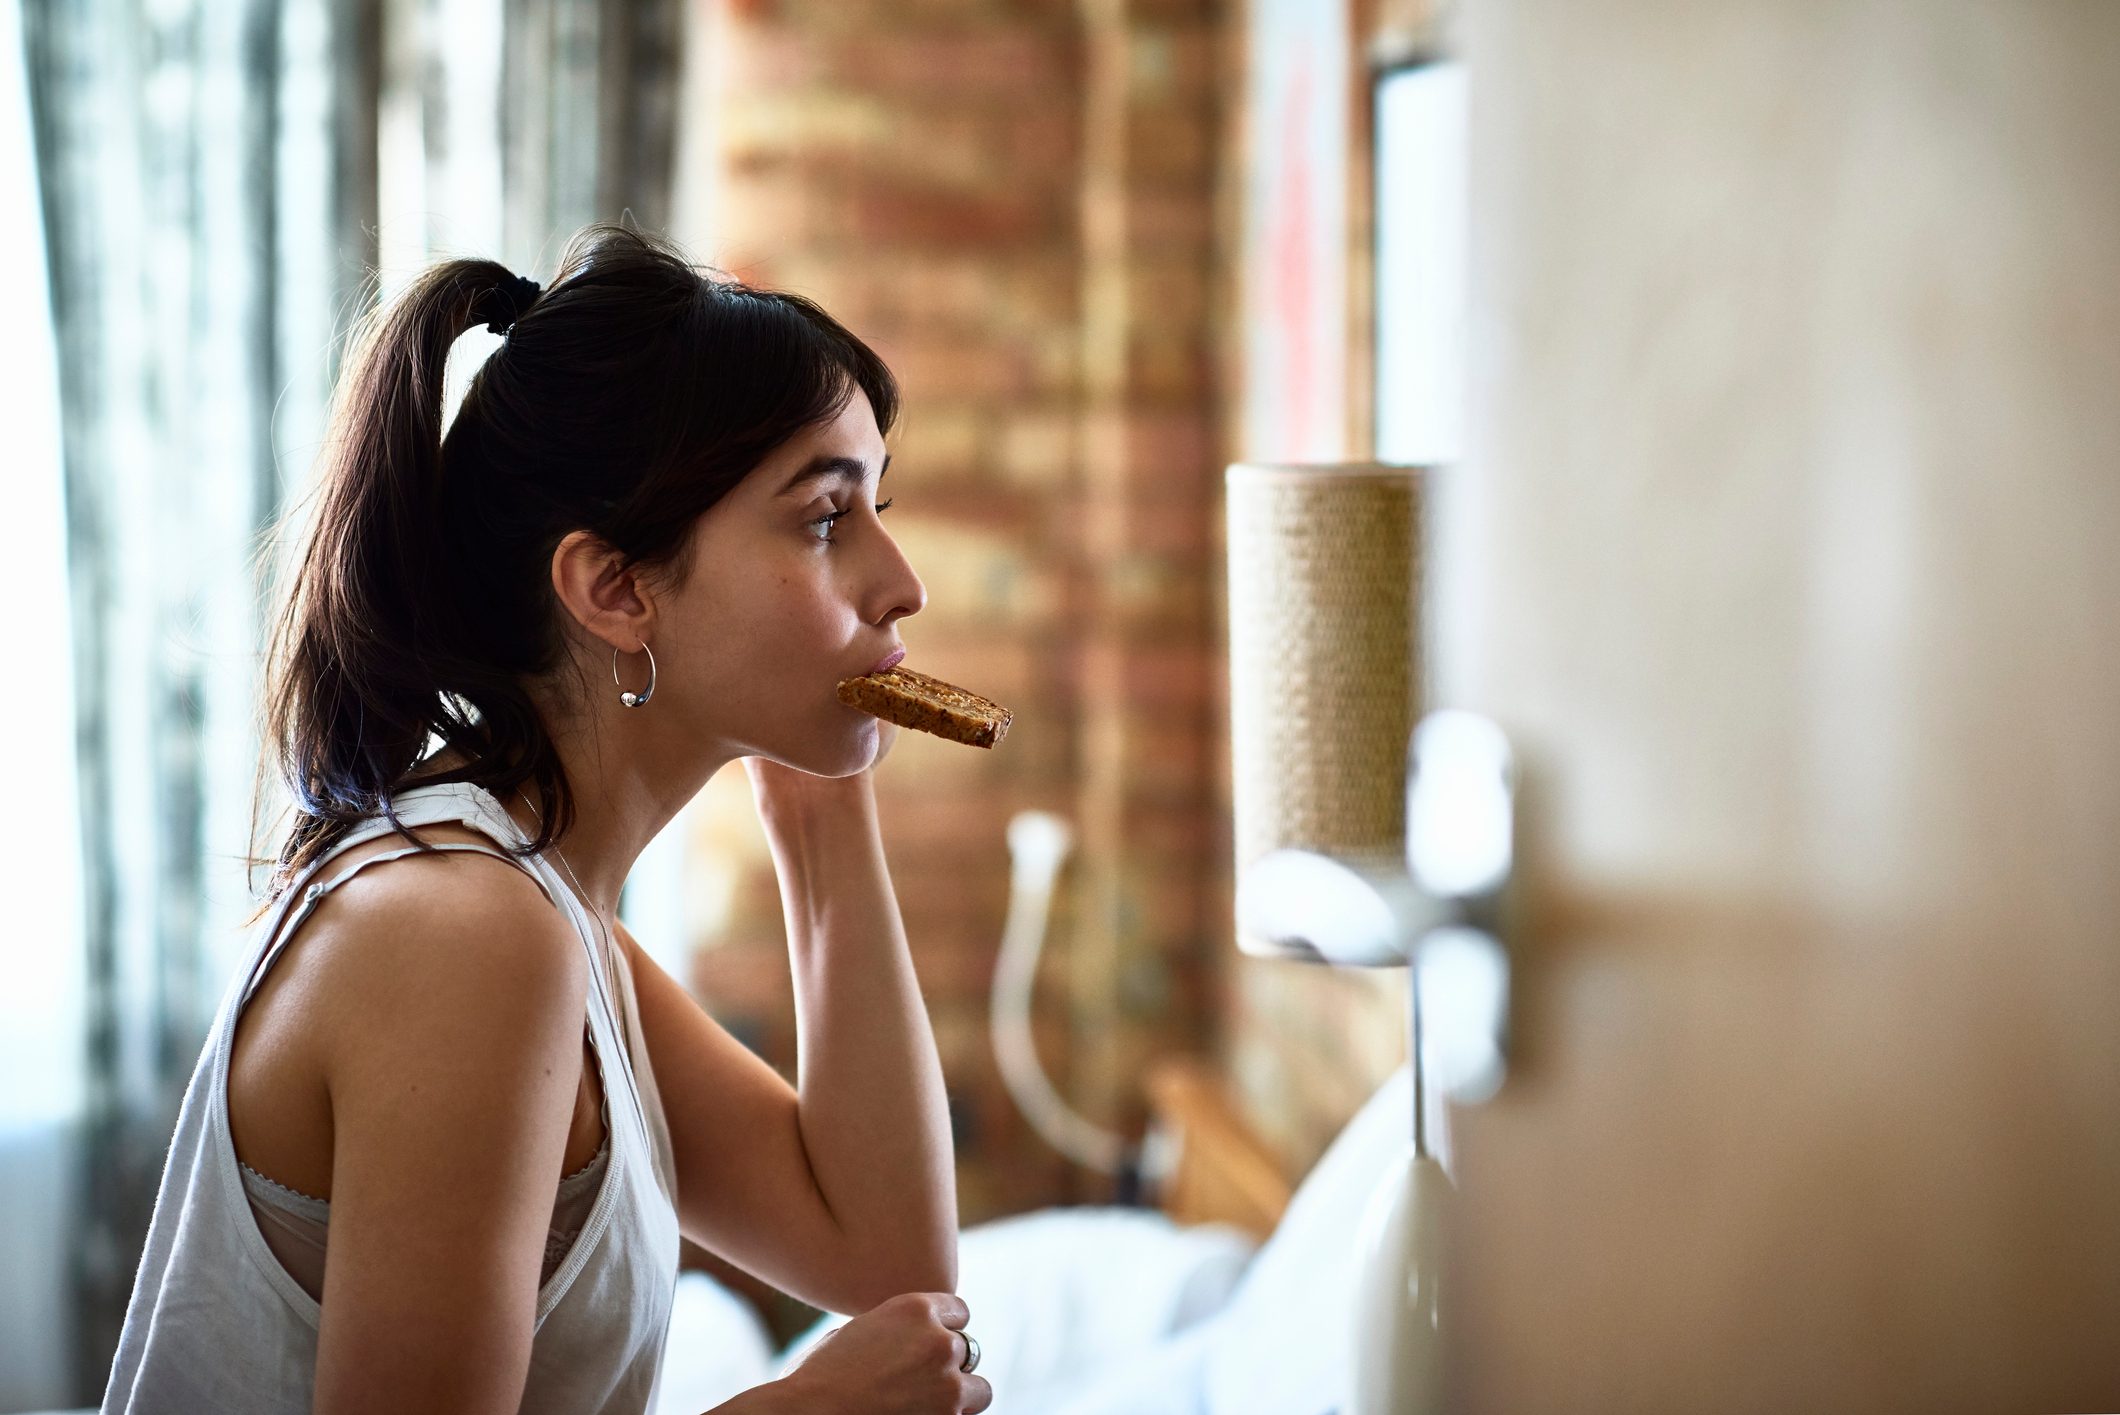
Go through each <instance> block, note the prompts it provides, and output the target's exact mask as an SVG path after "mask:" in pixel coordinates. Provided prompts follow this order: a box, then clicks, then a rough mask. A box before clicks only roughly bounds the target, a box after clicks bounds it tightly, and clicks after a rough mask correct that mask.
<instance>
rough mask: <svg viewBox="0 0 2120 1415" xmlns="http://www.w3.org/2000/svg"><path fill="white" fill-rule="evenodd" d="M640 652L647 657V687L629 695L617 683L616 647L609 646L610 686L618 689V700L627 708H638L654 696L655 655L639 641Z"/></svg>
mask: <svg viewBox="0 0 2120 1415" xmlns="http://www.w3.org/2000/svg"><path fill="white" fill-rule="evenodd" d="M640 651H641V652H642V653H644V654H647V655H648V686H647V687H645V688H643V689H641V690H640V691H639V692H637V693H629V692H627V691H626V690H625V686H624V685H623V684H621V683H620V682H619V681H618V645H616V644H613V645H612V646H611V686H612V687H614V688H617V689H618V700H619V701H620V702H621V703H624V704H625V705H626V706H627V707H640V706H642V705H643V704H645V703H646V702H647V701H648V699H650V698H652V697H654V696H655V653H654V651H653V650H652V649H650V648H649V647H648V643H647V640H645V639H643V640H641V645H640Z"/></svg>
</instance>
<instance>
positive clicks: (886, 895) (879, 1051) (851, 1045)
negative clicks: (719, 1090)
mask: <svg viewBox="0 0 2120 1415" xmlns="http://www.w3.org/2000/svg"><path fill="white" fill-rule="evenodd" d="M745 765H746V768H747V770H749V771H750V772H751V773H752V782H753V786H754V793H755V795H756V797H757V800H758V805H759V816H760V819H761V821H762V822H763V823H764V826H765V830H766V839H767V842H768V844H769V845H770V847H771V849H772V852H773V864H774V868H775V870H776V872H777V873H778V875H779V879H780V897H781V904H782V907H783V909H784V911H785V913H786V916H787V927H788V952H789V956H790V961H791V963H792V966H793V970H794V980H795V1022H796V1034H797V1070H798V1077H797V1086H796V1090H797V1093H798V1095H799V1098H800V1105H799V1111H798V1115H799V1124H800V1129H801V1134H802V1140H803V1146H804V1148H805V1150H806V1151H807V1153H808V1154H809V1158H810V1167H811V1170H812V1172H813V1173H814V1175H815V1176H816V1181H817V1187H818V1190H819V1191H820V1193H821V1194H822V1195H823V1198H824V1201H825V1203H826V1204H827V1206H828V1207H829V1209H830V1211H831V1213H832V1216H833V1218H834V1219H835V1220H836V1221H837V1224H838V1227H839V1230H840V1231H841V1232H842V1233H843V1234H844V1235H845V1236H846V1240H847V1242H848V1243H849V1244H851V1245H852V1246H853V1247H854V1249H855V1250H856V1251H858V1252H860V1253H862V1254H863V1255H865V1258H864V1262H863V1268H864V1270H865V1271H868V1272H871V1273H874V1274H877V1275H878V1288H877V1294H878V1295H877V1297H876V1298H875V1300H877V1301H880V1300H882V1298H883V1297H884V1296H888V1295H891V1294H893V1293H900V1292H954V1291H955V1290H956V1287H957V1178H956V1170H955V1158H954V1154H953V1152H952V1148H951V1143H950V1128H949V1111H948V1107H947V1105H946V1104H945V1102H944V1095H943V1081H942V1063H941V1059H940V1057H939V1056H938V1055H937V1053H936V1050H935V1037H934V1032H933V1031H932V1029H931V1028H930V1026H929V1024H928V1016H927V1008H926V1005H925V1004H924V1002H923V1001H922V1000H921V996H920V985H919V980H918V978H917V977H916V976H915V974H914V971H913V960H912V955H911V950H910V949H909V947H908V946H907V943H906V935H905V924H904V922H903V920H902V919H901V918H900V917H899V913H898V899H897V896H896V894H895V893H894V892H893V891H892V888H891V879H890V874H889V872H888V870H887V868H886V866H885V862H884V855H883V840H882V836H881V834H880V832H879V830H878V826H877V817H876V797H875V791H874V785H873V782H872V779H871V777H870V775H869V774H868V773H867V772H862V773H860V774H858V775H855V776H851V777H846V778H843V779H837V780H832V779H826V778H822V777H815V776H809V775H806V774H805V773H802V772H798V771H793V770H791V769H789V768H785V767H780V766H777V765H775V764H773V763H770V762H764V761H762V760H759V759H756V758H747V759H746V760H745Z"/></svg>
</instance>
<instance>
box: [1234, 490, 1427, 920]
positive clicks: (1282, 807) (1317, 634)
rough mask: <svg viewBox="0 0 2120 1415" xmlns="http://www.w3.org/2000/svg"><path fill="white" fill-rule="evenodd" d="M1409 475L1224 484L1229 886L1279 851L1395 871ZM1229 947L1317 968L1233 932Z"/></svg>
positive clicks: (1414, 502) (1410, 718) (1416, 679)
mask: <svg viewBox="0 0 2120 1415" xmlns="http://www.w3.org/2000/svg"><path fill="white" fill-rule="evenodd" d="M1419 477H1420V471H1419V469H1418V468H1415V467H1405V466H1390V465H1386V464H1382V463H1375V462H1361V463H1329V464H1316V465H1296V466H1290V465H1280V466H1274V465H1264V464H1258V463H1244V462H1240V463H1236V464H1234V465H1232V466H1231V467H1230V468H1229V469H1228V472H1227V473H1226V478H1225V480H1226V487H1227V507H1228V516H1229V673H1230V747H1231V752H1232V754H1233V757H1234V762H1233V773H1232V781H1231V785H1232V791H1233V793H1234V800H1233V805H1234V808H1235V816H1236V821H1235V825H1236V850H1237V861H1236V863H1237V871H1238V875H1239V877H1241V875H1242V873H1243V871H1244V868H1245V867H1246V866H1247V865H1249V864H1251V863H1252V862H1253V861H1254V860H1257V859H1258V858H1259V857H1260V856H1262V855H1265V854H1267V853H1269V852H1271V851H1274V850H1278V849H1284V848H1295V849H1304V850H1315V851H1319V852H1321V853H1324V854H1329V855H1332V856H1335V857H1337V858H1339V859H1342V860H1346V861H1348V862H1349V863H1352V864H1360V865H1364V866H1370V867H1374V868H1377V869H1380V870H1386V871H1392V872H1396V871H1401V870H1403V869H1404V868H1405V860H1406V754H1407V750H1408V747H1409V744H1410V742H1411V740H1412V736H1413V727H1414V722H1415V720H1416V717H1417V716H1418V708H1419V701H1418V699H1419V693H1420V687H1419V685H1420V663H1419V654H1418V648H1417V646H1418V643H1419V634H1418V632H1417V630H1418V623H1419V615H1418V609H1417V606H1416V602H1415V601H1416V595H1415V585H1416V583H1417V575H1418V572H1419V569H1420V542H1421V517H1420V483H1419ZM1237 946H1238V948H1240V949H1242V950H1243V951H1244V952H1246V953H1249V954H1254V955H1256V956H1259V957H1264V958H1302V959H1305V960H1309V959H1310V958H1311V955H1309V954H1307V953H1299V952H1295V951H1292V950H1290V949H1287V948H1285V947H1282V946H1279V945H1276V944H1274V943H1272V942H1270V941H1268V940H1266V939H1262V938H1257V937H1254V936H1251V935H1249V934H1246V933H1245V932H1244V931H1243V930H1242V929H1241V928H1240V929H1239V930H1238V933H1237Z"/></svg>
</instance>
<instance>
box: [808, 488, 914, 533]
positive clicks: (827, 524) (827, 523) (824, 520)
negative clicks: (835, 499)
mask: <svg viewBox="0 0 2120 1415" xmlns="http://www.w3.org/2000/svg"><path fill="white" fill-rule="evenodd" d="M897 499H898V498H897V497H895V496H894V497H892V498H891V501H896V500H897ZM891 501H884V502H880V503H878V505H877V507H876V514H877V515H879V516H881V515H882V514H883V513H884V512H886V511H888V510H890V509H891ZM852 514H853V513H852V512H851V511H834V512H832V513H831V514H830V515H829V516H819V517H818V518H817V519H816V520H814V521H812V522H810V524H811V525H812V526H822V527H824V534H822V535H820V536H818V537H817V539H818V540H819V541H821V542H823V543H824V544H826V545H831V544H833V543H834V542H833V540H832V523H833V522H834V521H837V520H838V519H839V518H840V517H841V516H849V515H852Z"/></svg>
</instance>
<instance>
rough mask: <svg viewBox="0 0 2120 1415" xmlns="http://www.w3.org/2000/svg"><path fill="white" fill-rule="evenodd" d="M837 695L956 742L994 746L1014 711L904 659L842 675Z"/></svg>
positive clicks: (850, 703)
mask: <svg viewBox="0 0 2120 1415" xmlns="http://www.w3.org/2000/svg"><path fill="white" fill-rule="evenodd" d="M839 701H841V702H843V703H845V704H846V705H847V706H848V707H856V708H860V709H861V710H862V711H863V712H865V713H868V714H870V715H871V716H874V717H880V718H882V719H883V720H884V721H885V722H895V723H897V724H898V725H899V726H900V727H910V728H912V729H913V730H914V731H916V732H932V733H934V734H935V735H936V736H937V737H947V738H949V739H950V740H951V741H952V742H968V743H970V744H971V745H972V746H974V747H991V746H993V745H994V744H995V743H997V742H999V741H1000V740H1001V739H1002V738H1003V737H1005V736H1007V735H1008V725H1009V723H1010V722H1011V721H1012V720H1013V719H1014V718H1015V714H1014V713H1012V712H1010V711H1009V710H1008V709H1007V708H1005V707H1003V706H1001V704H999V703H997V702H993V701H991V700H989V699H987V698H982V697H980V696H979V695H978V694H977V693H968V692H966V691H965V690H964V689H962V688H959V687H957V686H956V685H955V684H953V683H945V682H943V681H942V680H941V679H940V678H930V677H929V676H928V675H927V674H925V673H916V672H914V671H913V670H912V669H910V668H907V667H906V666H905V665H904V664H900V665H898V666H897V667H895V668H886V669H885V670H884V671H883V672H881V673H865V674H863V675H862V676H861V677H859V678H846V679H842V680H841V681H840V684H839Z"/></svg>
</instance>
